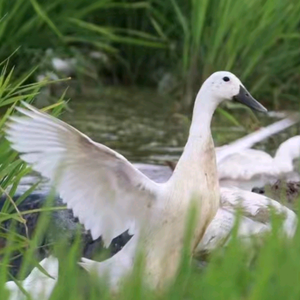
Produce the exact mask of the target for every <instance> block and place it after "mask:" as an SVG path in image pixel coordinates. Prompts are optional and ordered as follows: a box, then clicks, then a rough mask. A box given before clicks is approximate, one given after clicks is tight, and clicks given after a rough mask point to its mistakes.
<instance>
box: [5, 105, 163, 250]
mask: <svg viewBox="0 0 300 300" xmlns="http://www.w3.org/2000/svg"><path fill="white" fill-rule="evenodd" d="M23 105H24V106H25V107H26V109H24V108H21V107H18V108H17V110H18V111H19V112H20V113H21V114H22V116H13V117H11V118H10V122H9V123H8V128H7V130H6V136H7V139H8V140H9V141H10V142H11V145H12V148H13V149H15V150H17V151H18V152H20V157H21V158H22V159H23V160H24V161H25V162H27V163H28V164H29V165H31V166H32V168H33V169H34V170H35V171H37V172H40V173H41V174H42V175H43V176H44V177H46V178H48V179H50V181H51V183H52V184H53V185H54V186H55V187H56V189H57V191H58V192H59V194H60V196H61V198H62V199H63V201H64V202H65V203H67V206H68V208H71V209H72V210H73V212H74V215H75V216H76V217H78V219H79V221H80V222H81V223H82V224H83V225H84V226H85V228H86V229H88V230H90V231H91V234H92V237H93V238H94V239H97V238H98V237H99V236H102V238H103V240H104V243H105V245H109V244H110V242H111V240H112V239H113V238H114V237H116V236H118V235H120V234H121V233H122V232H124V231H126V230H127V229H129V230H130V232H131V233H134V232H135V231H134V228H139V226H140V225H141V223H142V222H145V221H147V220H148V217H149V214H150V213H151V211H152V210H151V208H153V206H154V205H155V202H156V199H157V198H158V197H157V195H158V193H159V184H157V183H155V182H153V181H151V180H150V179H149V178H148V177H146V176H145V175H143V174H142V173H141V172H140V171H138V170H137V169H136V168H135V167H134V166H133V165H132V164H131V163H130V162H129V161H128V160H127V159H125V158H124V157H123V156H122V155H120V154H119V153H117V152H115V151H113V150H111V149H110V148H108V147H106V146H104V145H102V144H99V143H95V142H94V141H92V140H91V139H90V138H88V137H87V136H86V135H84V134H82V133H81V132H79V131H78V130H76V129H75V128H73V127H72V126H70V125H68V124H66V123H64V122H63V121H61V120H58V119H56V118H54V117H52V116H50V115H48V114H46V113H43V112H41V111H39V110H37V109H35V108H34V107H32V106H31V105H29V104H27V103H23Z"/></svg>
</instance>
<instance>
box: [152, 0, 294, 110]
mask: <svg viewBox="0 0 300 300" xmlns="http://www.w3.org/2000/svg"><path fill="white" fill-rule="evenodd" d="M153 3H155V5H156V6H157V8H156V9H155V11H154V12H153V15H154V16H155V17H156V18H157V19H158V20H159V21H158V22H160V24H161V30H162V31H163V32H165V35H166V36H167V37H168V39H171V40H174V41H175V42H176V47H175V51H174V54H173V55H174V56H175V57H174V60H175V61H177V62H178V63H179V64H178V67H179V69H178V73H179V74H180V75H181V76H180V78H181V79H182V80H183V82H184V84H185V101H186V102H187V103H188V104H190V103H191V101H192V100H193V96H194V93H195V90H196V89H197V88H198V87H199V85H200V82H202V81H203V80H204V79H205V78H206V77H207V76H209V75H210V74H211V73H212V72H214V71H216V70H223V69H225V70H230V71H233V72H234V73H236V74H238V76H239V77H240V78H241V79H242V81H244V82H245V83H246V85H247V86H248V88H249V90H251V92H252V93H253V94H256V95H259V98H260V99H265V100H266V101H270V102H272V101H271V100H270V99H275V100H274V105H275V106H278V105H279V103H278V99H279V97H280V99H281V100H283V101H284V100H291V101H298V98H297V97H294V96H293V95H297V94H299V92H296V93H295V88H296V86H297V81H298V80H299V76H298V74H299V68H300V61H299V51H300V50H299V47H298V46H297V45H298V42H299V38H300V35H299V24H300V23H299V21H300V14H299V12H300V4H299V2H298V1H296V0H295V1H291V2H289V4H288V5H286V4H285V3H283V2H280V1H271V0H268V1H262V0H254V1H251V2H249V1H246V0H242V1H232V0H223V1H217V0H212V1H208V0H199V1H197V0H190V1H183V0H168V1H163V2H162V1H155V0H153ZM291 91H294V92H293V93H291Z"/></svg>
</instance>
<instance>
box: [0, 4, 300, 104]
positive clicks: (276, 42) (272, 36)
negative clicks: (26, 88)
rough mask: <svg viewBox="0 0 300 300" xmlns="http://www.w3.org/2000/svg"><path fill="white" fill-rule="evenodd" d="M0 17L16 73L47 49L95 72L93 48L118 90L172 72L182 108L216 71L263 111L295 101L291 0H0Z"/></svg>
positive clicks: (297, 9) (296, 11)
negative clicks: (106, 60)
mask: <svg viewBox="0 0 300 300" xmlns="http://www.w3.org/2000/svg"><path fill="white" fill-rule="evenodd" d="M21 7H22V9H20V8H21ZM0 16H1V22H0V39H1V42H2V47H1V50H0V59H4V58H5V57H7V56H8V55H9V54H10V53H12V52H13V51H15V50H16V49H17V48H19V47H21V49H20V50H19V51H18V53H19V54H18V55H16V56H15V57H14V59H15V62H16V63H18V70H19V71H20V72H22V71H24V70H27V69H28V62H29V63H32V62H34V63H41V62H44V61H45V51H46V50H47V49H49V48H51V49H53V50H54V54H53V55H54V56H60V57H70V56H71V57H72V56H73V57H74V56H75V57H76V58H77V59H79V60H82V61H83V66H81V67H80V68H79V69H80V70H78V71H82V72H84V71H85V72H84V74H85V75H89V74H91V72H90V71H87V70H84V68H87V66H88V65H90V66H91V65H92V66H93V67H95V68H96V69H97V71H99V70H100V71H99V72H103V69H102V67H101V66H100V65H102V64H103V62H101V61H98V62H95V61H93V63H92V64H91V63H90V58H89V52H90V51H92V50H96V51H100V52H101V53H105V54H107V55H108V56H109V57H110V59H111V63H112V65H113V66H112V68H111V67H109V70H108V72H109V73H110V72H112V73H113V74H114V75H115V76H117V77H118V78H119V80H121V82H122V83H125V84H128V83H131V84H132V83H134V84H135V83H137V84H147V85H153V84H158V83H159V82H162V81H163V80H164V78H165V76H166V75H168V74H169V73H172V74H173V75H174V78H175V79H177V81H176V82H175V83H174V82H173V83H172V84H168V89H169V90H172V89H174V90H175V92H176V93H175V94H176V96H177V97H179V99H180V100H181V101H182V103H184V104H186V105H187V106H189V105H190V104H191V103H192V101H193V99H194V95H195V92H196V91H197V89H198V88H199V86H200V83H201V82H202V81H203V80H204V79H205V78H206V77H207V76H209V75H210V74H211V73H212V72H213V71H216V70H220V69H226V70H230V71H233V72H234V73H236V74H237V75H238V76H239V77H240V78H241V79H242V80H243V81H244V82H245V84H246V85H247V86H248V88H249V90H250V91H251V92H252V93H253V94H254V95H256V96H257V97H258V98H259V99H260V100H263V102H268V103H272V104H273V108H279V107H280V106H281V103H285V102H286V101H289V102H290V103H294V104H295V105H297V103H298V98H297V96H296V95H298V94H299V85H298V81H299V75H298V74H299V68H300V67H299V66H300V60H299V57H300V56H299V54H300V53H299V52H300V50H299V47H298V44H299V38H300V35H299V21H300V4H299V1H297V0H292V1H289V3H288V4H286V3H283V2H282V1H278V0H276V1H273V0H267V1H263V0H253V1H251V2H249V1H246V0H242V1H232V0H222V1H221V2H220V1H218V0H211V1H208V0H189V1H185V0H166V1H158V0H148V1H142V0H140V1H136V0H131V1H125V0H118V1H116V0H92V1H90V2H89V4H88V5H87V4H86V1H84V0H76V1H73V0H55V1H52V2H51V3H50V2H48V1H45V0H30V1H27V0H16V1H5V0H0ZM46 56H47V55H46ZM47 59H49V57H47ZM48 67H49V66H48ZM41 68H46V66H45V64H42V66H41ZM145 70H147V72H145ZM97 71H96V72H97ZM105 72H107V70H106V71H105ZM279 100H282V102H281V101H279Z"/></svg>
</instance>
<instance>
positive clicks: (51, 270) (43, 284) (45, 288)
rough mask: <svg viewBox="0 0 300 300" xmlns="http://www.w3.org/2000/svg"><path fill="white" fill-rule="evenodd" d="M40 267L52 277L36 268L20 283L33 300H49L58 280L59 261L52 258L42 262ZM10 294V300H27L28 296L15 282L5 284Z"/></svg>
mask: <svg viewBox="0 0 300 300" xmlns="http://www.w3.org/2000/svg"><path fill="white" fill-rule="evenodd" d="M40 266H41V267H42V268H43V269H44V270H45V271H46V272H47V273H48V274H49V275H50V276H51V277H52V278H51V277H49V276H47V275H45V274H44V273H42V272H41V271H40V270H39V269H38V268H34V269H33V270H32V271H31V273H30V274H29V275H28V276H27V277H26V278H25V280H23V281H21V282H19V284H20V285H21V286H22V287H23V288H24V290H25V291H26V292H27V293H28V294H29V295H30V296H31V299H32V300H47V299H49V297H50V295H51V293H52V291H53V289H54V287H55V285H56V282H57V279H58V260H57V258H55V257H53V256H50V257H48V258H45V259H43V260H42V261H41V262H40ZM5 287H6V289H7V290H8V291H9V292H10V296H9V298H8V299H9V300H26V299H28V298H27V296H26V295H24V294H23V292H22V291H21V290H20V289H19V287H18V286H17V285H16V283H15V282H14V281H8V282H6V284H5Z"/></svg>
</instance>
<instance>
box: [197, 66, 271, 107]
mask: <svg viewBox="0 0 300 300" xmlns="http://www.w3.org/2000/svg"><path fill="white" fill-rule="evenodd" d="M202 89H204V90H205V92H206V93H209V94H210V99H214V101H216V102H217V103H216V104H220V103H221V102H223V101H226V100H229V101H237V102H240V103H242V104H244V105H246V106H248V107H250V108H251V109H253V110H256V111H259V112H267V109H266V108H265V107H264V106H263V105H261V104H260V103H259V102H258V101H257V100H255V99H254V98H253V97H252V95H251V94H250V93H249V92H248V90H247V89H246V88H245V86H244V85H243V84H242V82H241V81H240V80H239V79H238V78H237V77H236V76H235V75H234V74H232V73H231V72H227V71H219V72H215V73H213V74H212V75H211V76H210V77H208V78H207V79H206V81H205V82H204V84H203V86H202V88H201V90H202Z"/></svg>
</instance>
